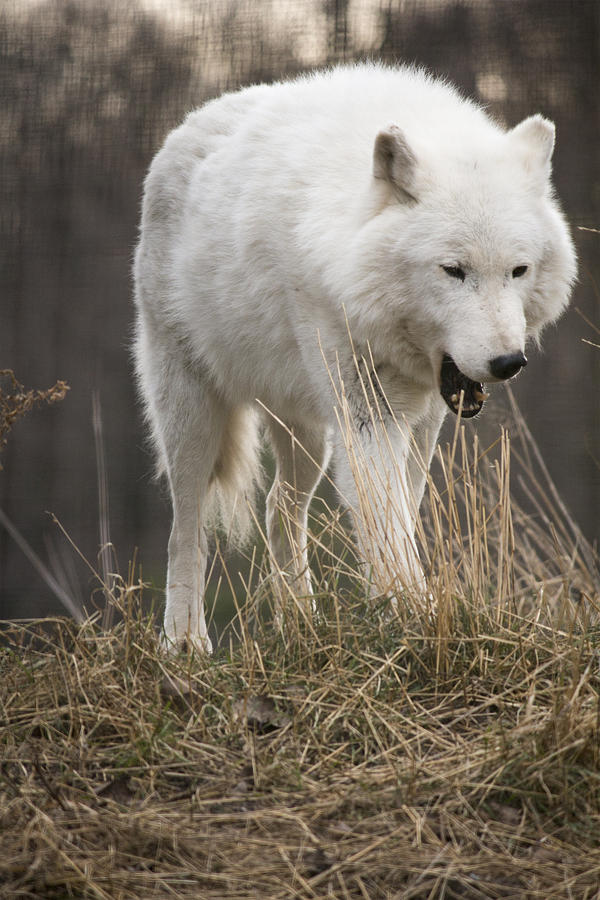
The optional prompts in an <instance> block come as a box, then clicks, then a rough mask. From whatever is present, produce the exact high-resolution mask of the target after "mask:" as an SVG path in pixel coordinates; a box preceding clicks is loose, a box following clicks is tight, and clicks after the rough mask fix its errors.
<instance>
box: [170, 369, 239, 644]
mask: <svg viewBox="0 0 600 900" xmlns="http://www.w3.org/2000/svg"><path fill="white" fill-rule="evenodd" d="M167 368H168V369H169V372H168V377H167V378H165V379H164V381H163V384H164V385H165V386H166V387H165V389H164V390H163V392H162V393H159V396H157V397H155V403H154V410H155V415H154V419H155V433H156V435H157V440H158V442H159V443H160V445H161V449H162V455H163V458H164V463H165V466H166V471H167V477H168V481H169V487H170V490H171V500H172V505H173V524H172V527H171V534H170V537H169V547H168V556H169V561H168V572H167V598H166V608H165V617H164V638H165V642H166V643H167V644H171V645H174V646H181V645H182V644H183V643H184V642H185V641H186V640H189V641H190V642H191V643H192V644H195V645H197V646H199V647H200V648H202V649H204V650H206V651H208V652H210V651H211V649H212V645H211V641H210V639H209V637H208V630H207V627H206V620H205V615H204V587H205V577H206V565H207V558H208V544H207V538H206V532H205V524H206V519H207V515H208V507H209V505H210V503H211V494H212V482H213V479H214V471H215V466H216V465H217V461H218V458H219V453H220V449H221V442H222V438H223V433H224V430H225V425H226V421H227V416H228V411H227V410H226V409H225V408H224V405H223V403H222V402H219V399H218V398H217V397H216V396H215V394H214V392H213V390H212V389H211V388H210V387H209V386H207V385H205V384H203V383H202V381H201V379H200V378H198V377H196V376H195V375H191V374H190V373H189V372H187V371H186V370H185V368H184V367H180V366H178V365H176V364H175V363H174V362H173V361H172V360H171V361H169V362H168V363H167Z"/></svg>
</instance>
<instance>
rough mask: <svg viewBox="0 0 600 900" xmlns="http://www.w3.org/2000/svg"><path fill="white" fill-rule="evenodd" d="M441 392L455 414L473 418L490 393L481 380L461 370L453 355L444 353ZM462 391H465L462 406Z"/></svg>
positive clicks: (464, 417)
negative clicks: (486, 390)
mask: <svg viewBox="0 0 600 900" xmlns="http://www.w3.org/2000/svg"><path fill="white" fill-rule="evenodd" d="M440 382H441V383H440V394H441V395H442V397H443V398H444V400H445V401H446V403H447V404H448V406H449V407H450V409H451V410H452V412H453V413H454V414H455V415H458V411H459V409H460V414H461V417H462V418H463V419H472V418H473V416H476V415H477V413H480V412H481V410H482V408H483V401H484V400H487V398H488V396H489V394H486V393H485V391H484V390H483V385H482V384H481V382H480V381H471V379H470V378H467V376H466V375H463V373H462V372H461V371H460V369H459V368H458V366H457V365H456V363H455V362H454V360H453V359H452V357H451V356H448V354H447V353H445V354H444V358H443V360H442V367H441V370H440ZM461 392H464V396H463V399H462V407H461V397H460V395H461Z"/></svg>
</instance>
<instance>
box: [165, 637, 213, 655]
mask: <svg viewBox="0 0 600 900" xmlns="http://www.w3.org/2000/svg"><path fill="white" fill-rule="evenodd" d="M160 645H161V648H162V649H163V650H164V651H165V652H166V653H169V654H176V653H201V654H208V655H210V654H211V653H212V652H213V645H212V641H211V639H210V638H209V636H208V635H207V634H206V635H202V634H189V633H188V634H184V635H183V637H179V635H171V634H168V633H167V632H166V631H163V632H162V633H161V636H160Z"/></svg>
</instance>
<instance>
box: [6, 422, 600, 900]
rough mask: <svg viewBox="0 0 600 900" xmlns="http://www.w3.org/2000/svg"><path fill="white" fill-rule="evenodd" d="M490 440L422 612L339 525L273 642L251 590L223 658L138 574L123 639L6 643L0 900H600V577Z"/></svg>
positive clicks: (460, 498) (446, 474) (62, 623)
mask: <svg viewBox="0 0 600 900" xmlns="http://www.w3.org/2000/svg"><path fill="white" fill-rule="evenodd" d="M497 449H498V451H499V455H498V457H497V458H496V459H494V460H492V458H491V449H488V450H486V451H485V452H481V451H480V449H479V448H478V446H477V445H475V447H474V448H467V446H466V441H465V439H464V433H463V432H462V431H461V430H460V428H458V429H457V435H456V439H455V441H454V443H453V444H452V445H451V446H450V447H449V448H447V449H446V450H445V451H441V452H440V454H439V457H438V467H439V470H440V471H441V473H442V478H441V481H440V479H439V478H438V479H437V482H435V481H434V480H432V481H431V482H430V486H429V501H428V503H427V502H426V504H425V506H426V510H425V516H424V527H423V533H422V535H421V537H422V539H423V543H424V546H425V547H426V548H428V549H427V550H426V551H425V550H424V553H423V555H424V559H425V562H426V565H427V568H428V570H429V582H430V585H431V596H430V598H429V600H428V601H427V602H424V601H423V599H422V598H419V597H413V596H411V595H410V593H409V592H404V593H402V592H396V594H395V595H394V597H393V598H391V599H390V594H389V593H387V594H386V593H385V592H384V593H382V594H381V596H379V597H375V598H374V599H372V600H370V601H368V602H367V601H365V599H364V593H365V592H364V586H363V585H362V584H361V582H360V578H359V576H357V575H356V573H354V575H353V574H352V567H351V565H350V561H349V558H348V555H347V551H346V549H345V545H344V540H345V539H344V537H343V535H335V534H334V535H332V534H328V532H327V528H328V527H330V526H329V525H328V524H327V523H328V522H329V523H330V522H331V517H329V516H325V517H323V518H322V519H321V518H318V519H317V520H315V521H314V522H313V534H314V536H315V537H314V542H315V545H319V546H320V551H319V554H318V556H317V558H316V559H315V561H314V566H313V568H314V572H315V576H316V594H315V602H314V606H313V605H311V604H310V603H306V600H305V598H297V597H294V595H293V592H292V591H290V596H289V598H288V602H287V603H286V604H285V605H284V609H283V610H282V611H281V619H282V623H281V625H282V627H281V628H276V627H273V626H272V625H271V624H269V622H268V619H269V616H268V615H266V616H264V615H257V611H258V610H259V608H260V607H261V604H262V605H263V606H264V604H265V602H267V605H268V597H269V589H268V582H267V583H265V582H264V581H261V580H260V579H250V580H249V581H248V587H247V596H246V597H245V598H244V602H243V605H242V606H241V607H240V609H239V610H238V614H237V617H236V621H235V622H234V624H233V626H232V629H231V630H230V632H229V633H228V638H227V639H225V640H223V641H222V642H221V647H220V649H219V650H218V651H217V652H216V653H215V655H214V656H213V657H210V658H209V657H206V656H204V655H202V654H193V653H187V654H186V653H182V654H180V655H170V656H169V655H166V654H165V653H164V652H163V651H162V650H161V648H160V644H159V642H158V639H157V633H156V628H155V622H154V621H153V619H152V618H148V617H147V616H145V615H143V614H142V613H141V612H140V610H141V600H140V593H141V586H140V585H136V584H135V583H124V582H120V581H119V580H115V581H114V583H113V585H112V588H111V589H112V592H113V603H114V606H115V608H116V610H117V611H118V613H119V616H118V622H117V624H116V625H115V626H114V627H113V628H111V629H110V630H108V631H107V630H105V629H102V628H101V627H100V624H99V622H98V620H97V619H89V620H87V621H86V622H84V623H83V624H82V625H77V624H75V623H73V622H72V621H69V620H62V619H56V620H52V621H50V622H48V621H46V622H44V623H41V622H33V623H31V622H30V623H18V624H12V625H10V626H9V627H7V630H6V631H5V638H6V640H5V645H4V647H3V649H2V651H1V654H0V672H1V689H0V697H1V703H2V725H1V731H0V734H1V748H2V749H1V754H2V764H1V776H0V817H1V821H2V830H1V832H0V835H1V837H0V849H1V852H0V896H2V897H10V898H33V897H35V898H39V897H44V898H56V900H63V898H67V897H74V898H79V897H81V898H83V897H85V898H102V900H107V898H111V900H113V898H115V900H117V898H119V900H125V898H144V900H150V898H168V897H181V898H185V897H189V898H195V900H198V898H205V897H206V898H209V897H223V898H225V897H227V898H256V897H269V898H271V897H273V898H274V897H280V898H282V900H283V898H288V897H297V898H314V897H336V898H337V897H339V898H369V900H373V898H392V897H394V898H396V897H397V898H400V897H402V898H415V897H419V898H426V897H427V898H442V897H447V898H453V897H461V898H464V897H468V898H496V897H506V898H508V897H510V898H540V900H542V898H543V900H548V898H555V897H556V898H558V897H564V898H590V900H591V898H594V897H595V898H598V897H599V896H600V894H599V888H598V885H599V884H600V730H599V726H600V704H599V695H600V626H599V622H598V615H597V612H598V608H597V583H598V582H597V570H596V560H595V557H594V554H593V552H592V550H591V549H590V548H589V547H588V546H587V545H585V542H584V541H583V539H582V538H581V536H580V535H579V534H578V533H577V532H576V529H575V530H574V526H573V525H572V523H570V522H569V520H568V517H566V513H565V511H564V510H563V509H562V508H561V506H560V503H559V501H557V499H556V498H555V497H554V495H553V492H552V488H551V485H549V484H548V483H547V482H546V481H544V475H545V473H544V471H543V467H542V469H540V466H539V465H538V463H539V460H538V461H536V459H535V451H534V450H533V449H532V447H531V445H530V444H528V443H527V440H526V435H525V440H524V441H523V442H522V446H521V449H520V451H519V452H518V453H513V454H512V459H513V466H516V465H517V463H518V468H519V474H518V476H517V482H518V483H520V485H521V493H522V495H523V496H524V497H526V496H527V495H529V498H530V500H531V503H532V504H533V513H531V512H530V514H529V515H526V514H525V513H524V512H523V511H522V510H521V508H520V507H519V506H517V505H516V503H515V502H514V501H513V502H512V503H511V502H510V501H509V492H508V481H509V474H510V472H509V469H510V465H509V460H510V454H509V447H508V441H507V439H506V437H503V439H502V441H501V443H500V444H499V445H498V448H497ZM436 483H437V484H438V486H437V487H436V486H435V485H436ZM440 483H441V487H440V486H439V484H440ZM530 505H531V504H530ZM255 585H256V586H255ZM265 598H266V601H265ZM392 600H393V601H394V602H392Z"/></svg>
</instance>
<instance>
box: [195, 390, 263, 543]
mask: <svg viewBox="0 0 600 900" xmlns="http://www.w3.org/2000/svg"><path fill="white" fill-rule="evenodd" d="M262 481H263V472H262V467H261V464H260V422H259V416H258V413H257V411H256V410H254V409H252V408H251V407H248V406H244V407H238V408H236V409H234V410H233V411H232V413H231V415H230V417H229V420H228V422H227V425H226V426H225V430H224V432H223V438H222V441H221V449H220V451H219V456H218V458H217V462H216V463H215V468H214V470H213V481H212V488H213V490H212V497H211V501H212V502H211V506H210V510H209V516H208V519H209V524H220V525H221V526H222V527H223V528H224V530H225V531H226V532H227V536H228V540H229V541H230V542H233V543H234V544H236V545H242V544H243V543H244V542H245V541H246V540H247V539H248V537H249V534H250V532H251V530H252V526H253V525H254V521H255V514H254V509H255V500H256V492H257V489H258V488H259V487H260V486H261V485H262Z"/></svg>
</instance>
